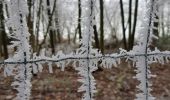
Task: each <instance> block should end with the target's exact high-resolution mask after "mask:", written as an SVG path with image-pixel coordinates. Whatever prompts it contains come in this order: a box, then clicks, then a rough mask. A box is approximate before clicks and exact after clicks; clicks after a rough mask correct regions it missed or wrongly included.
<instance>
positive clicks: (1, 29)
mask: <svg viewBox="0 0 170 100" xmlns="http://www.w3.org/2000/svg"><path fill="white" fill-rule="evenodd" d="M0 24H1V25H0V26H1V27H0V34H1V36H2V38H1V39H2V40H1V44H2V45H3V53H4V58H5V59H7V58H8V49H7V35H6V32H5V24H4V16H3V2H2V1H0ZM0 46H1V45H0ZM1 48H2V47H1Z"/></svg>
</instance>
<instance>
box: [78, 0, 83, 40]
mask: <svg viewBox="0 0 170 100" xmlns="http://www.w3.org/2000/svg"><path fill="white" fill-rule="evenodd" d="M81 11H82V9H81V0H78V30H79V39H81V38H82V32H81Z"/></svg>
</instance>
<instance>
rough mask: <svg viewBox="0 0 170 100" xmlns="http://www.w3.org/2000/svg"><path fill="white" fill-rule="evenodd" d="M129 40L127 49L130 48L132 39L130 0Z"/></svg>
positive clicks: (130, 5)
mask: <svg viewBox="0 0 170 100" xmlns="http://www.w3.org/2000/svg"><path fill="white" fill-rule="evenodd" d="M128 21H129V22H128V23H129V41H128V50H130V46H131V44H132V43H131V41H132V32H131V29H132V0H129V20H128Z"/></svg>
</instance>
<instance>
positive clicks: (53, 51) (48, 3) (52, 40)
mask: <svg viewBox="0 0 170 100" xmlns="http://www.w3.org/2000/svg"><path fill="white" fill-rule="evenodd" d="M54 5H55V4H54ZM47 7H48V9H47V13H48V18H49V21H50V16H51V10H50V0H47ZM49 23H50V22H49ZM51 25H52V24H51ZM51 25H50V26H51ZM49 36H50V45H51V52H52V54H54V53H55V46H54V33H53V30H51V29H50V32H49Z"/></svg>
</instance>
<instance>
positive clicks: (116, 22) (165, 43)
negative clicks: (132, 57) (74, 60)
mask: <svg viewBox="0 0 170 100" xmlns="http://www.w3.org/2000/svg"><path fill="white" fill-rule="evenodd" d="M26 1H27V3H28V6H29V8H28V10H29V14H28V15H27V25H28V29H29V33H30V45H31V47H32V53H37V55H39V54H40V53H41V51H42V50H45V52H46V55H47V56H51V55H53V54H56V53H57V52H58V51H59V50H63V52H64V53H66V54H67V53H70V52H72V51H74V50H75V49H76V48H79V47H80V44H79V41H80V40H81V38H82V32H83V24H82V18H84V16H85V15H83V14H84V13H83V12H84V6H85V5H83V2H84V0H26ZM144 1H145V0H96V2H95V7H94V8H95V17H94V19H95V21H96V22H95V24H94V26H93V29H94V37H93V38H94V41H93V47H94V48H98V49H99V50H101V52H102V53H103V54H105V53H112V52H117V51H118V49H119V48H120V47H121V48H124V49H126V50H131V49H132V48H133V46H134V45H135V44H136V42H137V40H138V33H137V32H138V31H137V30H138V27H139V26H140V23H141V16H142V14H143V10H142V7H143V6H145V2H144ZM160 1H161V0H160ZM7 9H8V6H7V5H6V3H5V2H4V1H3V0H0V59H1V60H4V59H7V58H8V57H10V56H11V55H13V53H14V51H15V48H14V49H12V50H11V49H8V48H9V45H10V44H11V41H15V39H14V38H10V37H8V35H7V33H10V32H12V31H13V30H12V29H10V28H8V27H6V23H5V22H6V20H8V10H7ZM157 11H158V12H159V15H157V17H156V18H157V21H156V22H154V28H153V33H154V34H155V35H156V36H157V37H158V39H157V40H156V39H155V40H153V42H152V45H151V48H152V49H154V48H155V46H156V47H158V48H159V49H161V50H170V45H169V43H170V2H169V0H163V1H162V2H161V3H160V4H159V5H158V6H157ZM44 66H46V65H44ZM152 66H154V68H152V69H151V70H152V71H153V73H154V74H156V75H158V77H156V78H155V79H154V81H153V84H154V85H153V90H154V91H153V95H154V96H156V97H157V98H158V100H170V98H169V97H170V92H169V91H170V85H169V84H168V83H169V82H170V79H169V75H168V74H169V73H170V68H168V67H169V64H165V65H159V64H157V63H156V64H153V65H152ZM165 67H166V68H165ZM43 70H44V71H43V73H39V74H36V75H35V77H34V78H33V79H32V80H33V81H32V84H33V89H32V97H31V99H32V100H80V99H81V95H82V94H81V93H77V88H78V87H79V86H80V84H79V83H78V82H77V77H78V75H77V74H76V72H75V70H73V68H72V66H70V67H67V68H66V71H65V72H61V71H59V69H58V68H56V69H55V72H54V73H55V74H53V75H52V74H48V72H47V69H43ZM1 74H3V71H2V70H1ZM134 75H135V72H134V71H133V67H132V66H131V62H127V63H125V62H124V63H122V64H120V65H119V67H117V68H112V69H110V70H102V71H99V72H95V73H94V76H95V78H96V80H97V83H99V84H97V87H98V88H99V90H98V93H97V94H96V96H95V98H96V100H132V99H134V98H135V92H136V91H137V90H136V89H135V87H134V86H135V85H136V84H138V82H137V81H136V80H135V79H133V76H134ZM0 76H1V77H0V100H11V99H12V98H13V97H14V96H13V95H15V94H14V93H15V92H16V91H15V90H13V89H10V83H11V81H12V80H13V79H12V78H11V77H8V78H7V79H6V78H4V77H3V75H0ZM7 94H8V95H9V94H10V95H9V96H7V97H6V95H7ZM162 98H164V99H162ZM166 98H168V99H166Z"/></svg>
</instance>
